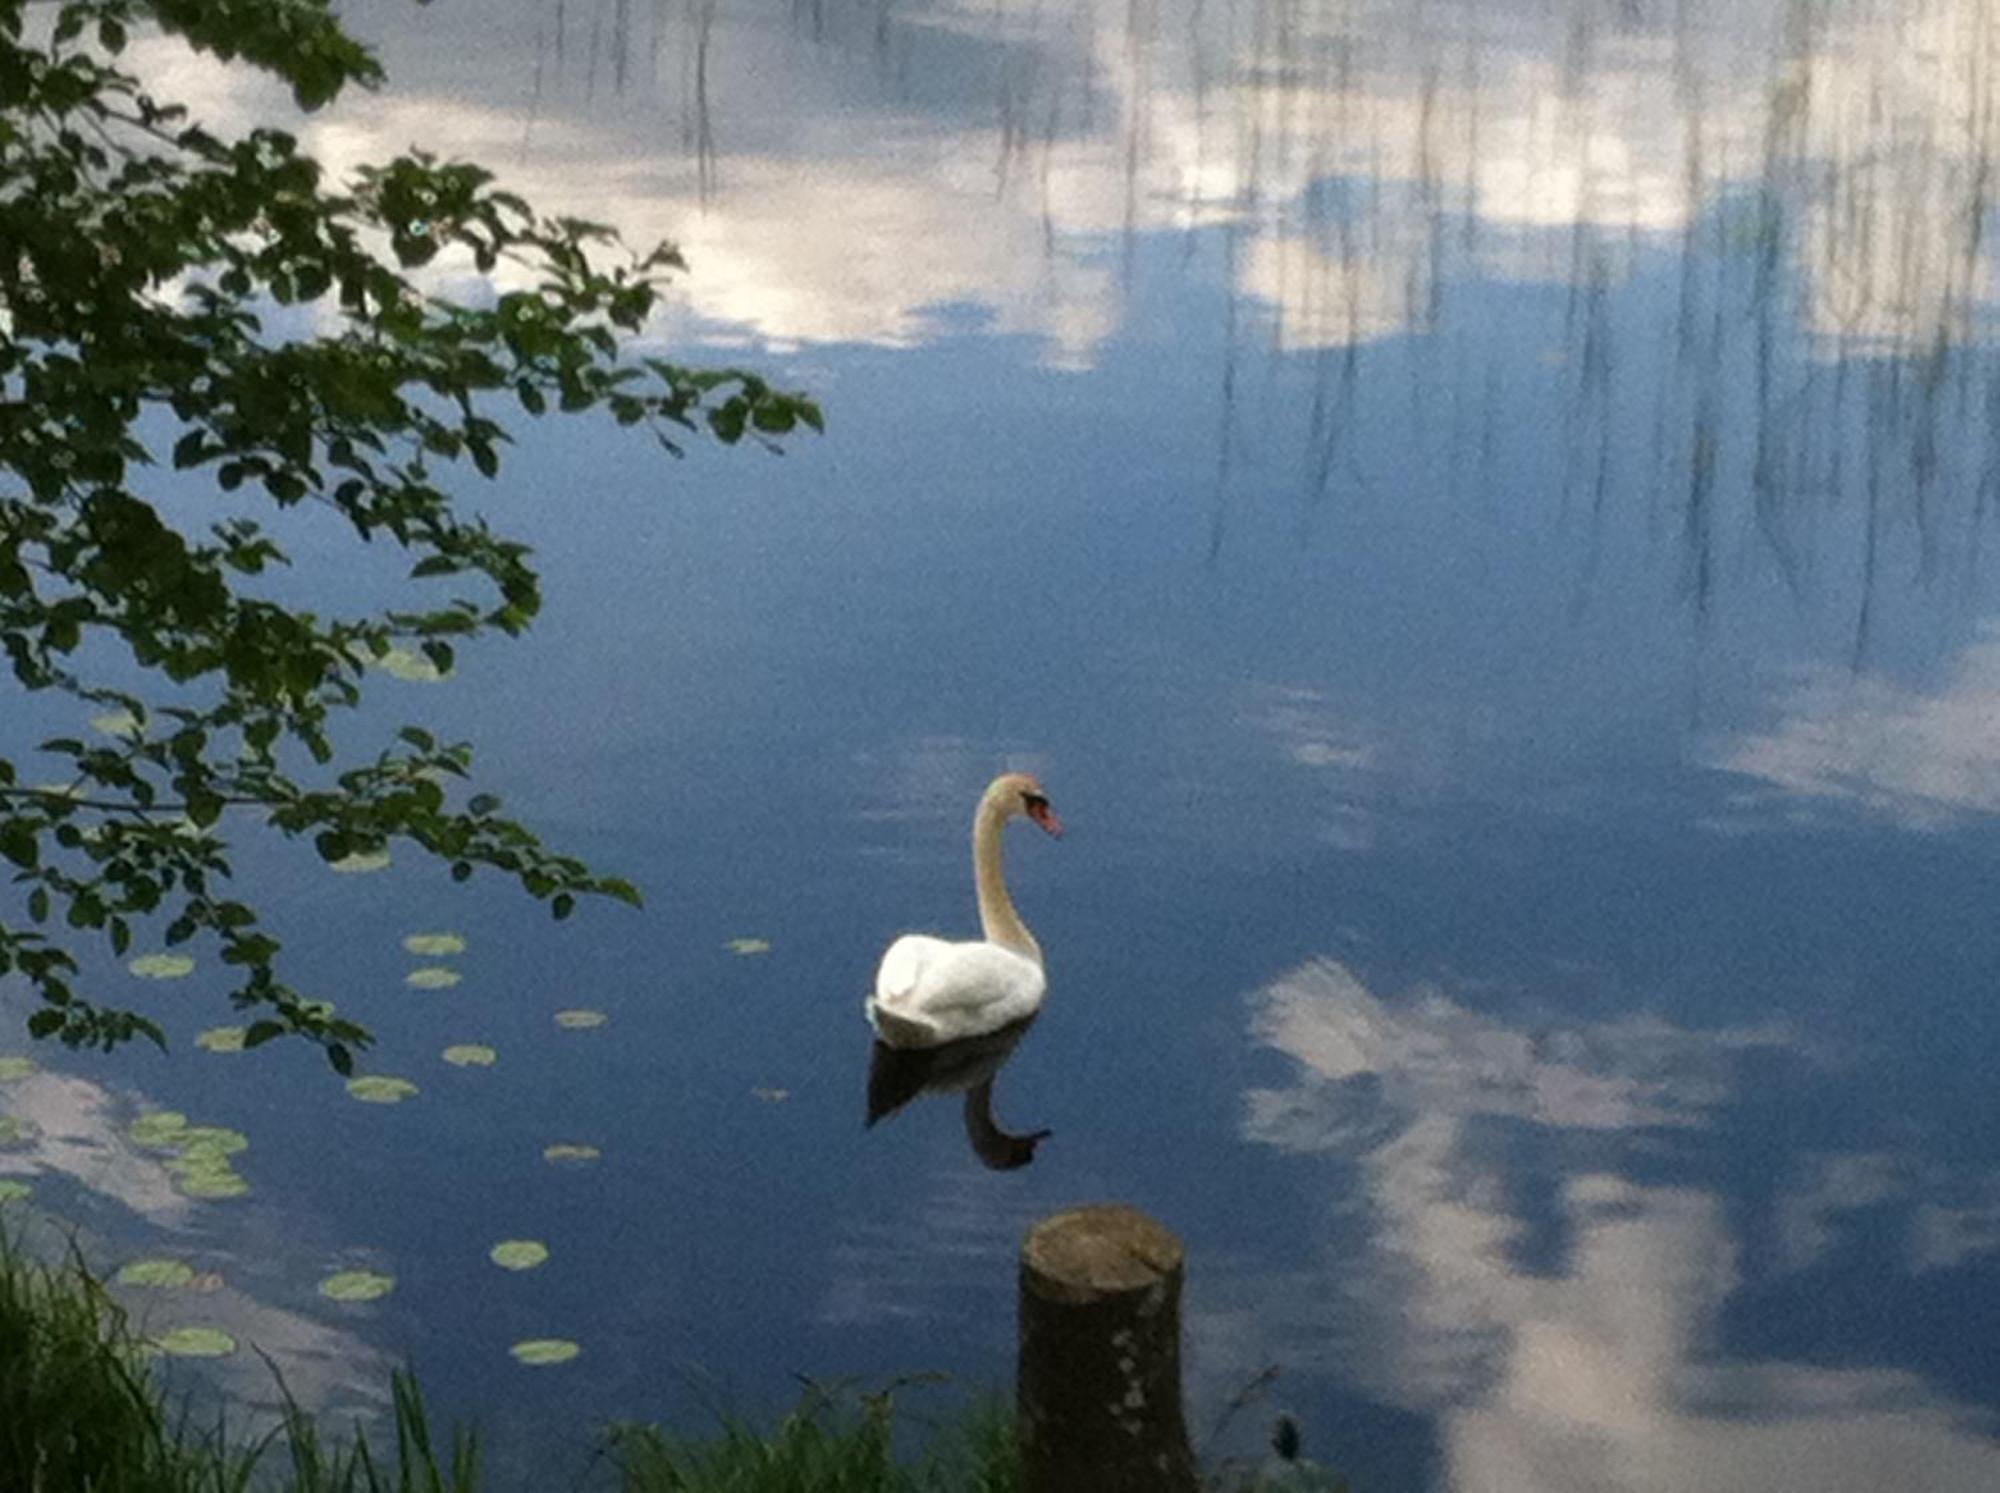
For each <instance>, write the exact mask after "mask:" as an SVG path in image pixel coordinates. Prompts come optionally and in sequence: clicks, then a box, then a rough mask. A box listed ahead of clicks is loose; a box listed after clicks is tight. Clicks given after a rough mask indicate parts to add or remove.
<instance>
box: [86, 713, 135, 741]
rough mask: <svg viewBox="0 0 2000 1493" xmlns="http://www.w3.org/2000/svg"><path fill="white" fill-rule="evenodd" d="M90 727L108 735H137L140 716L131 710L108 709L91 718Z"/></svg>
mask: <svg viewBox="0 0 2000 1493" xmlns="http://www.w3.org/2000/svg"><path fill="white" fill-rule="evenodd" d="M90 729H91V730H93V731H98V732H102V733H103V734H104V735H106V736H137V735H138V734H139V717H137V716H136V715H134V714H132V712H131V711H129V710H107V711H105V712H104V713H103V714H102V715H93V716H92V717H91V718H90Z"/></svg>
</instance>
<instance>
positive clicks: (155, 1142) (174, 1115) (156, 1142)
mask: <svg viewBox="0 0 2000 1493" xmlns="http://www.w3.org/2000/svg"><path fill="white" fill-rule="evenodd" d="M187 1128H188V1117H187V1116H186V1115H184V1114H182V1113H181V1112H180V1111H179V1110H175V1109H149V1110H147V1111H146V1112H145V1113H144V1114H142V1115H140V1116H139V1118H138V1119H136V1120H134V1121H133V1122H132V1123H131V1124H130V1125H128V1126H126V1127H125V1133H126V1134H127V1135H129V1136H131V1137H132V1139H133V1141H134V1142H136V1143H137V1144H139V1145H142V1146H174V1145H178V1144H179V1141H178V1139H177V1137H178V1136H179V1135H180V1133H181V1132H182V1131H183V1130H185V1129H187Z"/></svg>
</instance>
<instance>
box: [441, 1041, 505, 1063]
mask: <svg viewBox="0 0 2000 1493" xmlns="http://www.w3.org/2000/svg"><path fill="white" fill-rule="evenodd" d="M443 1056H444V1060H445V1061H446V1062H447V1063H450V1064H452V1065H453V1066H454V1067H459V1068H491V1067H492V1066H493V1064H494V1062H495V1061H496V1060H497V1059H498V1058H499V1056H500V1054H499V1053H497V1052H495V1051H494V1050H493V1049H492V1048H490V1047H486V1046H483V1045H481V1044H480V1043H478V1042H455V1043H453V1044H452V1045H451V1046H450V1047H447V1048H446V1049H445V1050H444V1054H443Z"/></svg>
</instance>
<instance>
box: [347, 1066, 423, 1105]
mask: <svg viewBox="0 0 2000 1493" xmlns="http://www.w3.org/2000/svg"><path fill="white" fill-rule="evenodd" d="M347 1092H348V1093H350V1094H352V1095H353V1096H354V1097H355V1098H356V1099H359V1100H361V1101H362V1102H363V1103H365V1104H401V1103H402V1102H403V1101H404V1100H405V1099H408V1098H410V1097H411V1096H413V1095H414V1094H416V1093H417V1086H416V1085H415V1084H413V1083H411V1082H410V1081H409V1080H408V1079H407V1078H391V1077H390V1076H389V1075H388V1074H386V1073H370V1074H368V1075H366V1076H365V1077H362V1078H350V1079H348V1080H347Z"/></svg>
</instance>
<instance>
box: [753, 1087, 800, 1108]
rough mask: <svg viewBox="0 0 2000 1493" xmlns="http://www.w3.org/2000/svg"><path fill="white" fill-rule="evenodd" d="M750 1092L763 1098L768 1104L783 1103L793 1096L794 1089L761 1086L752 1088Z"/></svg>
mask: <svg viewBox="0 0 2000 1493" xmlns="http://www.w3.org/2000/svg"><path fill="white" fill-rule="evenodd" d="M750 1092H751V1093H752V1094H754V1095H755V1096H756V1097H757V1098H759V1099H762V1100H763V1101H764V1102H765V1103H766V1104H782V1103H783V1102H784V1101H785V1100H787V1099H789V1098H791V1097H792V1091H791V1090H790V1089H762V1088H759V1089H752V1090H751V1091H750Z"/></svg>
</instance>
